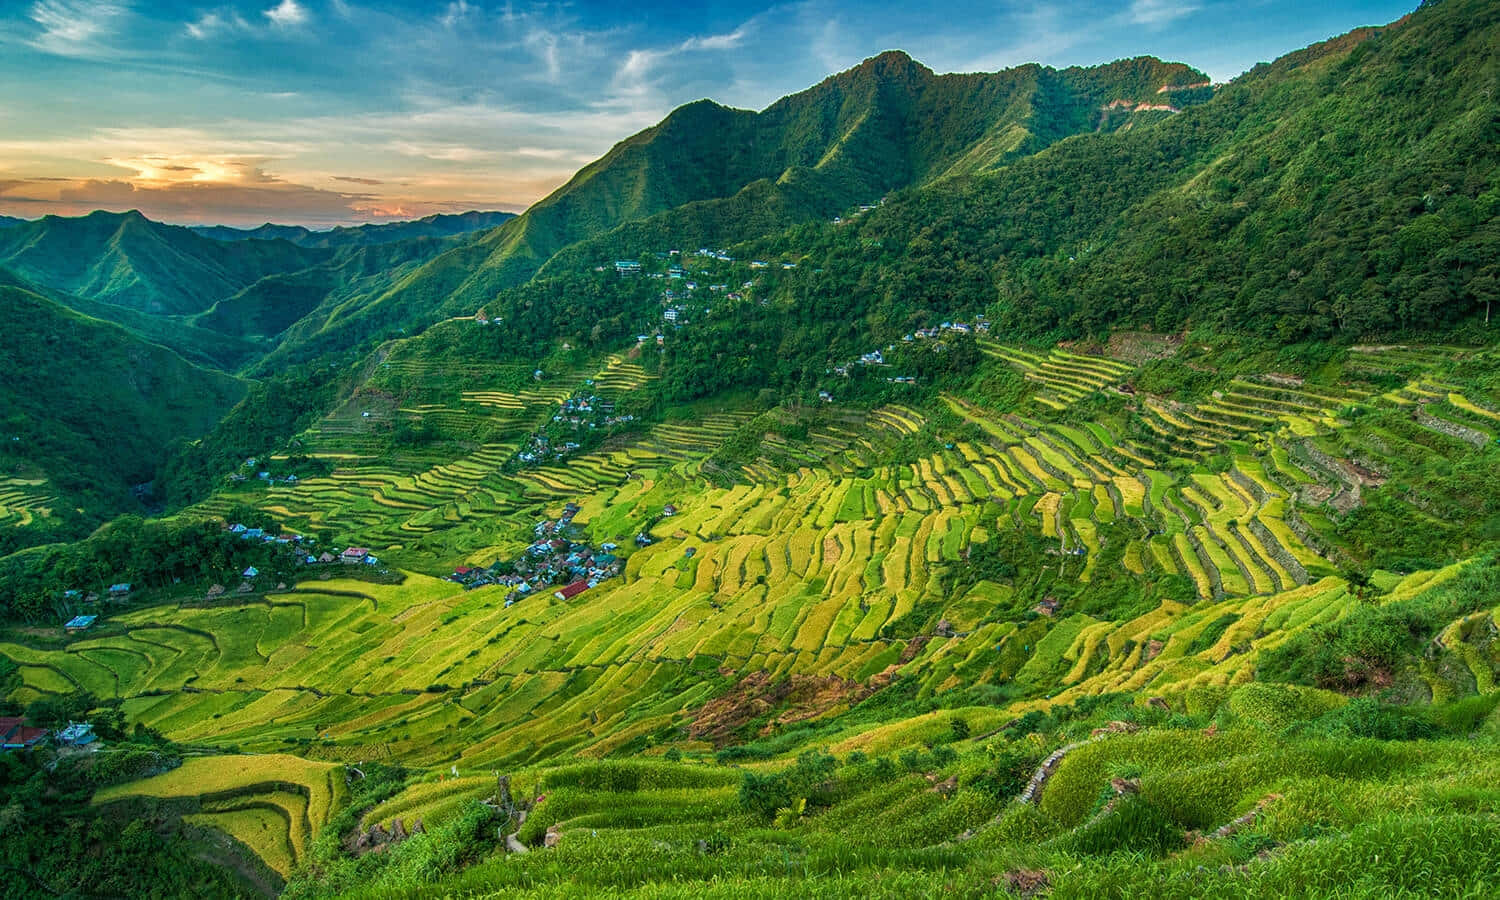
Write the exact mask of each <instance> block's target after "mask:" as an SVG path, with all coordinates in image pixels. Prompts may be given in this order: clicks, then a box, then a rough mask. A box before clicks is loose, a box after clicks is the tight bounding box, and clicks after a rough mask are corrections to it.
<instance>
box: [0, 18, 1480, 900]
mask: <svg viewBox="0 0 1500 900" xmlns="http://www.w3.org/2000/svg"><path fill="white" fill-rule="evenodd" d="M292 6H296V4H292ZM463 6H464V5H462V4H459V5H457V6H456V7H455V9H453V10H450V17H451V18H453V22H451V23H448V24H446V25H445V26H444V27H445V28H446V27H452V26H454V25H456V23H458V21H459V19H461V18H462V16H461V15H460V13H463V12H464V10H463V9H460V8H458V7H463ZM298 8H299V9H300V7H298ZM276 9H278V10H279V9H281V8H280V7H277V8H276ZM289 14H290V13H288V15H289ZM265 15H266V17H268V21H272V22H273V24H274V25H275V27H278V28H280V27H283V26H284V25H285V24H286V23H283V22H277V21H276V19H275V16H273V14H272V12H266V13H265ZM197 27H200V28H207V25H206V24H205V23H198V26H197ZM1497 34H1500V7H1497V5H1496V4H1495V3H1493V2H1486V0H1439V2H1433V3H1427V4H1423V5H1422V6H1421V7H1420V8H1418V9H1417V10H1416V11H1414V12H1413V13H1412V14H1411V15H1409V16H1407V17H1404V18H1402V19H1400V20H1397V21H1395V22H1393V23H1391V24H1389V25H1386V26H1382V27H1370V28H1359V29H1356V30H1354V31H1350V32H1348V33H1346V34H1344V35H1341V36H1339V37H1335V38H1331V39H1329V40H1327V41H1324V42H1321V43H1317V44H1313V45H1310V46H1308V47H1306V48H1304V49H1301V50H1296V51H1293V52H1291V53H1287V54H1285V55H1283V56H1281V57H1280V58H1278V59H1276V60H1275V61H1274V62H1270V63H1262V64H1259V65H1256V66H1254V67H1252V68H1250V69H1249V70H1248V71H1246V72H1244V73H1243V74H1241V75H1239V76H1238V77H1235V78H1233V79H1231V80H1229V81H1228V82H1226V83H1222V84H1221V83H1215V82H1214V80H1213V79H1211V78H1210V77H1209V76H1208V75H1207V74H1205V72H1203V71H1200V70H1198V69H1196V68H1193V67H1191V66H1189V65H1187V64H1184V63H1175V62H1164V61H1161V60H1158V59H1155V58H1153V57H1131V58H1125V59H1120V60H1117V61H1116V62H1113V63H1108V64H1104V65H1096V66H1089V67H1077V66H1075V67H1070V68H1064V69H1058V68H1052V67H1048V66H1042V65H1025V66H1019V67H1016V68H1012V69H1006V70H1003V71H1000V72H992V73H974V74H938V73H937V72H934V71H933V70H932V69H929V68H927V67H926V66H925V65H923V64H921V63H919V62H917V61H916V60H914V59H913V58H912V57H910V56H908V55H906V54H905V53H903V52H899V51H887V52H883V53H880V54H879V55H877V56H872V57H870V58H869V59H866V60H865V61H864V62H862V63H860V64H859V65H857V66H854V67H852V68H849V69H847V70H845V71H843V72H840V73H837V74H834V75H830V76H828V77H827V78H826V79H824V80H822V81H821V82H819V83H817V84H814V85H813V86H812V87H809V88H807V89H806V90H802V91H799V92H797V93H793V94H790V95H788V96H786V97H783V98H781V99H780V100H776V101H775V102H772V103H770V104H769V105H767V106H765V107H764V108H763V109H760V110H758V111H752V110H741V109H734V108H731V107H728V106H723V105H720V104H718V103H716V102H714V101H709V100H702V101H697V102H694V103H689V104H687V105H685V106H681V107H679V108H677V109H676V110H675V111H673V112H672V113H671V114H670V115H668V116H666V117H665V118H664V119H662V120H661V121H660V122H659V123H658V124H656V125H654V126H651V127H648V128H646V129H644V130H642V131H639V132H638V133H636V134H634V135H631V136H629V137H626V138H624V139H623V140H620V141H618V142H617V143H616V144H615V145H614V147H613V148H612V149H610V150H609V152H608V153H606V154H604V155H603V156H602V157H600V158H599V159H597V160H595V161H594V162H591V163H588V164H587V165H584V166H583V167H582V168H581V169H579V170H578V171H577V173H576V174H574V175H573V176H572V177H571V178H570V179H568V180H567V181H566V183H563V184H562V186H561V187H558V188H556V190H554V191H553V192H552V193H551V194H549V195H547V196H546V197H544V198H542V199H541V200H539V201H537V202H535V203H534V204H532V205H531V206H530V207H529V208H528V209H527V210H526V211H524V212H522V213H520V214H517V215H512V214H510V213H505V212H470V213H463V214H447V213H434V214H433V215H429V216H426V217H425V218H419V219H412V220H411V221H385V220H384V219H376V221H379V222H380V224H365V225H360V226H343V227H336V228H332V229H326V230H314V229H312V228H309V227H305V226H293V225H279V224H269V223H268V224H266V225H263V226H259V227H255V228H233V227H227V226H217V225H195V226H192V227H188V226H181V225H170V224H165V223H162V222H156V221H153V220H152V219H150V218H147V217H146V216H144V215H142V214H141V213H140V212H136V211H132V212H106V211H98V212H94V213H92V214H89V215H85V216H78V217H60V216H45V217H42V218H36V219H19V218H7V217H0V310H3V311H5V312H6V313H7V314H8V316H7V318H8V320H9V321H10V322H12V325H11V327H10V328H9V329H8V331H7V333H6V336H5V337H4V338H3V339H0V366H3V367H4V369H5V371H7V372H8V373H10V374H9V377H8V378H7V379H6V380H5V381H4V382H3V383H0V744H3V745H4V746H3V748H0V837H3V838H4V839H3V840H0V865H4V866H5V867H6V868H7V870H8V871H11V872H13V873H14V874H15V875H16V880H15V884H17V885H20V887H19V888H18V890H19V891H20V895H24V896H61V895H72V894H73V893H79V892H92V893H91V894H90V895H93V894H97V895H100V896H148V895H149V896H202V897H246V896H249V897H272V896H282V897H286V898H289V900H302V898H322V897H333V896H337V897H368V898H397V897H401V898H407V897H421V896H465V897H496V896H505V897H537V898H543V897H546V898H558V897H585V896H618V897H633V898H643V900H644V898H679V897H680V898H687V897H693V898H697V897H723V898H746V897H757V898H758V897H796V898H799V900H800V898H836V897H861V898H877V897H892V898H896V897H900V898H906V897H937V896H943V897H975V898H979V897H997V896H1001V897H1008V896H1016V897H1055V898H1072V897H1078V898H1083V897H1088V898H1093V897H1138V896H1162V897H1184V898H1186V897H1200V896H1215V897H1221V896H1222V897H1247V898H1248V897H1268V898H1269V897H1284V896H1320V897H1322V896H1327V897H1351V898H1354V897H1360V898H1384V897H1405V896H1441V897H1455V898H1458V897H1462V898H1468V897H1480V896H1490V895H1493V894H1495V893H1496V892H1497V891H1500V881H1497V878H1500V875H1497V873H1500V791H1497V788H1496V786H1495V785H1496V783H1497V782H1496V776H1497V774H1500V771H1497V763H1496V760H1497V759H1500V757H1497V755H1496V754H1495V749H1496V745H1497V742H1500V690H1497V687H1496V683H1497V678H1500V599H1497V598H1500V482H1497V481H1496V479H1495V478H1494V473H1495V471H1496V467H1497V465H1500V376H1497V374H1496V373H1497V371H1500V370H1497V363H1500V341H1497V340H1496V337H1495V333H1494V331H1493V330H1492V325H1491V322H1490V317H1489V309H1490V307H1491V305H1492V303H1493V301H1494V300H1495V299H1497V298H1500V280H1497V279H1500V270H1497V268H1496V259H1497V258H1500V257H1497V253H1500V230H1497V223H1500V149H1497V148H1500V139H1497V138H1500V107H1497V105H1496V101H1495V98H1494V97H1493V96H1492V94H1493V92H1492V91H1491V90H1490V87H1491V86H1492V85H1493V84H1494V83H1495V82H1496V79H1497V78H1500V49H1497V48H1500V41H1497V40H1496V36H1497ZM725 40H728V38H726V39H725ZM736 40H738V38H736ZM690 46H691V42H689V44H685V45H681V46H679V49H678V50H677V51H674V52H676V53H687V52H689V51H688V49H687V48H689V47H690ZM692 49H693V52H697V50H698V49H701V48H697V47H693V48H692ZM408 149H410V150H411V151H412V153H411V154H408V155H412V156H413V157H415V156H416V155H421V154H417V153H416V151H417V150H418V149H420V148H415V147H412V148H408ZM429 149H430V148H429ZM402 152H403V153H406V151H402ZM424 152H425V151H424ZM473 152H479V151H471V150H470V149H468V148H457V149H455V148H449V149H447V150H432V151H431V153H429V158H430V159H433V160H440V161H442V162H445V163H457V162H462V161H463V159H464V158H466V157H467V156H469V155H472V153H473ZM432 153H435V154H438V155H431V154H432ZM501 156H502V155H496V156H495V157H494V158H495V159H500V158H501ZM449 157H452V158H451V159H450V158H449ZM484 158H490V157H488V156H486V157H484ZM162 171H168V170H166V169H163V170H162ZM255 171H256V173H257V177H262V176H264V178H265V180H266V183H268V184H270V183H273V182H274V183H275V184H276V185H277V187H276V188H275V189H276V190H289V188H284V187H282V186H280V184H281V183H280V182H276V181H275V176H273V175H267V174H265V173H263V172H262V171H261V170H260V169H256V170H255ZM332 177H333V178H334V179H335V180H338V181H340V182H341V183H346V184H357V185H360V186H361V189H365V188H368V189H370V194H369V196H371V197H373V196H375V195H376V194H378V193H379V192H380V191H378V190H377V188H381V186H382V181H381V180H380V179H374V178H365V177H363V176H354V175H349V176H332ZM559 180H561V179H559ZM18 183H19V182H18ZM555 183H556V182H554V184H555ZM6 184H8V183H0V188H3V189H4V190H8V189H9V188H7V187H6ZM4 190H0V194H3V193H4ZM350 197H352V198H355V199H353V200H350V201H349V202H360V203H364V202H366V201H365V199H360V198H364V197H365V195H364V194H359V195H353V194H351V195H350ZM438 208H454V209H458V208H463V207H438ZM361 209H362V208H361ZM362 215H364V213H362ZM381 215H385V214H384V213H382V214H381ZM373 217H374V214H373V213H370V214H369V215H367V216H366V218H373ZM78 885H84V886H85V887H83V888H79V887H77V886H78ZM70 892H71V893H70Z"/></svg>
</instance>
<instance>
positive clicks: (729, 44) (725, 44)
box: [678, 25, 749, 50]
mask: <svg viewBox="0 0 1500 900" xmlns="http://www.w3.org/2000/svg"><path fill="white" fill-rule="evenodd" d="M748 33H749V29H748V28H746V27H745V26H744V25H741V26H740V27H739V28H736V29H735V30H733V31H731V32H729V33H728V34H710V35H706V36H704V37H694V38H688V39H687V40H685V41H683V42H682V44H681V46H680V47H678V49H679V50H733V49H734V48H735V47H738V46H739V45H740V44H742V43H744V42H745V36H746V35H747V34H748Z"/></svg>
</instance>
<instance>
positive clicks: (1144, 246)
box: [489, 0, 1500, 396]
mask: <svg viewBox="0 0 1500 900" xmlns="http://www.w3.org/2000/svg"><path fill="white" fill-rule="evenodd" d="M1460 21H1462V25H1461V26H1460V25H1459V23H1460ZM1497 47H1500V7H1496V6H1495V5H1494V4H1489V3H1479V2H1475V3H1465V2H1461V0H1448V2H1445V3H1441V4H1434V5H1432V6H1429V7H1424V8H1423V10H1422V14H1420V15H1413V16H1412V17H1410V18H1409V19H1405V20H1402V21H1400V22H1397V23H1394V24H1392V25H1390V26H1388V27H1385V28H1379V29H1361V30H1359V31H1356V32H1352V33H1350V34H1348V35H1345V36H1342V37H1340V38H1337V39H1334V40H1331V41H1327V42H1324V43H1321V44H1318V45H1315V46H1312V47H1309V48H1307V49H1305V50H1302V51H1298V52H1296V53H1293V54H1289V55H1288V56H1286V57H1284V58H1282V59H1280V60H1278V61H1276V62H1275V63H1273V64H1268V65H1261V66H1258V67H1256V68H1255V69H1253V70H1251V71H1250V72H1248V73H1246V74H1245V75H1243V76H1242V77H1240V78H1238V79H1236V80H1234V81H1233V82H1231V83H1230V84H1228V85H1227V86H1225V87H1223V88H1221V89H1220V90H1218V91H1217V92H1216V94H1215V96H1214V97H1213V99H1212V100H1210V101H1208V102H1205V103H1202V104H1200V105H1197V106H1195V107H1193V108H1191V109H1186V110H1184V111H1183V112H1181V113H1179V114H1176V115H1172V116H1171V117H1170V118H1168V119H1166V120H1165V121H1162V122H1160V123H1158V124H1157V125H1155V126H1154V127H1151V128H1136V129H1132V130H1129V131H1125V132H1123V133H1114V134H1092V133H1091V134H1083V135H1078V136H1075V137H1072V138H1069V139H1066V140H1063V141H1060V142H1058V143H1056V144H1054V145H1053V146H1051V147H1049V148H1047V149H1046V150H1043V151H1041V152H1039V153H1036V154H1033V155H1031V156H1028V157H1025V158H1021V159H1017V160H1014V161H1013V162H1011V163H1010V164H1009V165H1007V166H1005V167H1003V168H1002V169H999V170H997V171H995V172H993V173H980V174H976V175H966V176H961V177H952V178H948V179H944V180H941V181H939V182H935V183H932V184H929V185H926V186H923V187H921V188H920V189H917V190H912V191H906V192H901V193H899V194H897V195H893V196H892V197H891V199H890V201H889V202H888V203H886V204H884V205H883V206H881V207H880V208H878V209H875V210H872V211H871V212H870V213H869V214H868V215H867V216H863V217H860V218H859V219H858V220H857V221H854V222H852V223H848V224H845V225H842V226H833V225H827V224H821V225H818V226H816V227H812V228H807V229H802V230H799V231H797V232H787V233H783V234H778V235H774V236H771V237H768V238H765V239H762V240H759V241H750V242H747V243H746V244H744V245H742V246H740V247H737V248H734V252H735V255H739V256H751V257H754V256H763V257H764V256H775V255H789V256H788V258H791V259H795V260H797V261H798V262H799V263H800V266H799V268H798V269H797V271H796V272H794V273H790V274H787V275H778V276H776V278H775V279H771V282H772V283H771V284H768V285H767V289H766V293H767V294H768V295H769V296H767V298H766V299H767V300H768V301H769V302H768V303H767V304H766V305H765V306H751V307H744V308H741V309H740V310H737V313H736V315H735V316H734V317H731V318H726V319H724V320H721V321H715V322H705V323H704V324H703V326H702V327H699V328H695V329H692V330H689V331H685V332H684V333H683V335H682V336H681V339H680V340H678V341H676V342H675V343H673V344H671V345H669V347H668V349H667V359H666V363H667V365H668V367H669V368H674V369H677V370H678V374H680V376H681V377H680V380H679V379H675V378H674V383H677V384H680V385H683V389H684V391H685V392H686V393H685V394H684V396H696V395H698V394H701V393H704V392H709V393H711V392H713V391H715V390H718V389H719V388H720V387H722V386H723V385H724V384H725V383H726V380H733V381H734V383H736V384H738V385H740V386H744V385H745V384H746V383H747V381H748V383H749V384H757V383H764V384H768V385H770V386H776V387H783V388H789V387H791V386H794V385H802V384H805V383H806V381H807V380H808V379H810V378H813V377H815V376H816V374H817V373H821V372H822V371H824V370H825V369H826V367H827V366H828V365H829V363H830V362H831V361H833V360H834V359H837V358H839V357H840V356H847V355H848V353H849V352H850V351H851V350H853V349H855V348H856V347H859V346H867V345H869V344H872V343H874V344H876V345H883V344H885V343H887V342H889V341H892V340H895V339H898V338H900V337H901V336H902V334H903V333H907V332H910V331H911V330H913V329H914V328H920V327H925V325H926V324H928V323H930V322H931V321H932V320H933V319H934V318H941V317H946V316H949V315H954V314H962V313H964V312H965V311H968V312H983V313H986V314H987V315H988V316H989V317H990V319H991V321H992V322H993V323H994V324H995V327H997V328H1000V329H1002V330H1003V331H1004V333H1006V334H1008V335H1010V336H1012V337H1018V338H1020V337H1024V338H1026V339H1033V340H1048V339H1057V338H1102V337H1104V336H1107V334H1108V333H1109V332H1110V331H1112V330H1117V329H1121V328H1128V327H1145V328H1150V329H1153V330H1156V331H1159V332H1163V333H1167V332H1174V331H1180V330H1184V329H1193V328H1206V329H1208V330H1210V331H1213V332H1220V333H1239V334H1244V335H1250V336H1254V337H1256V338H1257V339H1260V340H1270V341H1275V342H1278V343H1293V342H1298V341H1307V340H1316V341H1323V340H1328V339H1337V340H1340V341H1344V342H1348V341H1353V340H1357V339H1362V338H1368V339H1372V340H1376V339H1384V340H1389V339H1402V338H1407V339H1410V338H1419V337H1427V338H1429V339H1430V338H1433V337H1438V336H1451V335H1452V334H1453V333H1454V329H1458V328H1465V327H1467V328H1469V329H1470V330H1469V331H1468V332H1467V333H1466V337H1467V338H1469V339H1475V340H1485V339H1486V334H1487V332H1486V331H1485V325H1484V321H1485V320H1487V318H1488V316H1487V313H1488V310H1489V308H1490V307H1491V306H1492V305H1493V303H1494V301H1495V300H1500V265H1497V263H1496V262H1495V261H1496V260H1497V259H1500V188H1497V185H1500V103H1497V100H1496V98H1495V96H1494V92H1493V91H1491V90H1489V85H1490V84H1491V82H1492V81H1493V79H1494V78H1495V77H1496V76H1497V73H1500V50H1497ZM1419 58H1420V60H1421V63H1420V65H1418V64H1415V63H1414V62H1413V60H1415V59H1419ZM646 246H650V245H646ZM656 246H661V244H659V243H658V244H657V245H656ZM599 258H600V257H599V256H598V255H597V254H596V255H595V256H594V259H599ZM604 258H607V257H604ZM565 262H566V263H568V266H569V268H570V269H571V270H572V271H574V272H576V271H578V270H580V269H581V268H582V267H583V265H585V264H586V262H585V260H584V259H581V258H578V257H577V254H576V253H574V251H565V252H564V253H563V254H560V255H559V256H558V257H557V258H556V259H555V260H554V261H553V262H552V263H550V264H549V265H548V266H547V267H546V269H544V274H547V273H550V272H553V271H554V270H557V269H559V268H560V267H561V265H562V264H563V263H565ZM558 277H559V278H562V277H563V275H562V273H561V272H558ZM527 299H530V300H532V301H533V302H535V298H533V297H528V298H527ZM518 302H524V301H521V300H520V299H519V298H518ZM489 308H490V309H491V310H492V312H494V313H496V314H500V315H506V314H511V315H513V314H514V312H513V309H514V307H513V306H511V305H510V304H506V303H503V302H502V303H496V302H491V304H490V306H489ZM633 312H636V314H638V315H644V314H645V313H646V312H647V309H642V308H640V307H637V308H636V310H633ZM563 335H564V336H567V337H574V335H572V334H569V333H568V331H567V330H564V331H563ZM746 347H753V348H754V352H752V353H750V354H748V355H747V356H744V357H743V358H746V359H747V362H746V364H745V366H744V369H743V373H744V374H741V372H740V371H736V372H734V373H730V372H728V371H726V370H725V368H724V367H723V366H722V365H720V364H718V362H717V361H716V360H717V359H718V358H719V357H720V355H723V354H728V353H735V354H736V356H737V357H740V356H742V354H741V353H740V352H739V351H740V348H746Z"/></svg>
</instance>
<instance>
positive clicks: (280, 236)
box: [192, 210, 516, 248]
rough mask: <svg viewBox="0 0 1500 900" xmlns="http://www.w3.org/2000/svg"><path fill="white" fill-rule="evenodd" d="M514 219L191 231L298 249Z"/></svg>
mask: <svg viewBox="0 0 1500 900" xmlns="http://www.w3.org/2000/svg"><path fill="white" fill-rule="evenodd" d="M515 216H516V214H515V213H510V212H480V211H477V210H470V211H469V212H465V213H434V214H432V215H430V216H424V217H422V218H420V219H411V220H409V221H403V222H386V223H366V224H364V225H342V226H339V227H337V228H329V229H323V230H314V229H311V228H307V227H305V226H302V225H275V224H272V223H269V222H267V223H266V224H264V225H261V226H259V227H256V228H231V227H229V226H225V225H198V226H192V228H193V230H194V231H196V232H197V233H199V234H201V235H203V236H204V237H210V238H214V239H215V240H221V241H248V240H285V241H291V242H292V243H294V244H297V245H298V246H302V247H324V248H339V247H350V246H369V245H371V244H388V243H390V242H391V241H401V240H407V239H408V238H417V237H452V236H453V235H456V234H467V233H469V232H471V231H483V230H484V229H486V228H494V227H495V226H496V225H500V224H502V223H504V222H506V221H508V220H510V219H513V218H515Z"/></svg>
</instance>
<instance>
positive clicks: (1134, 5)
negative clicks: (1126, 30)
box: [1126, 0, 1199, 28]
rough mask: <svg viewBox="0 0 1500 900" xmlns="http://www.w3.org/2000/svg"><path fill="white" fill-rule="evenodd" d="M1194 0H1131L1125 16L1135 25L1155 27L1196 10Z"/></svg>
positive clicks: (1196, 5)
mask: <svg viewBox="0 0 1500 900" xmlns="http://www.w3.org/2000/svg"><path fill="white" fill-rule="evenodd" d="M1198 8H1199V4H1198V3H1197V2H1195V0H1131V4H1130V9H1129V10H1128V11H1127V12H1126V18H1128V19H1129V20H1130V22H1131V23H1132V24H1135V25H1146V26H1149V27H1152V28H1157V27H1160V26H1162V25H1166V24H1167V23H1169V22H1175V21H1176V20H1178V19H1180V18H1182V17H1183V16H1186V15H1188V14H1190V13H1194V12H1197V11H1198Z"/></svg>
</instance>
